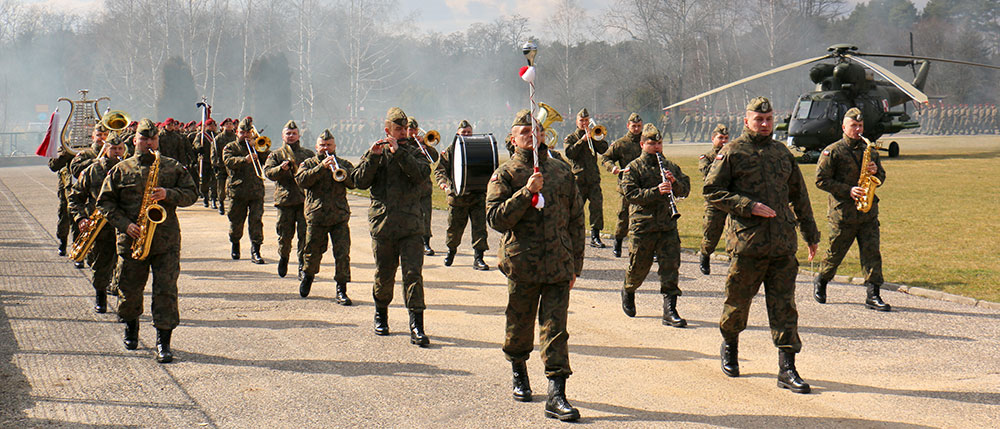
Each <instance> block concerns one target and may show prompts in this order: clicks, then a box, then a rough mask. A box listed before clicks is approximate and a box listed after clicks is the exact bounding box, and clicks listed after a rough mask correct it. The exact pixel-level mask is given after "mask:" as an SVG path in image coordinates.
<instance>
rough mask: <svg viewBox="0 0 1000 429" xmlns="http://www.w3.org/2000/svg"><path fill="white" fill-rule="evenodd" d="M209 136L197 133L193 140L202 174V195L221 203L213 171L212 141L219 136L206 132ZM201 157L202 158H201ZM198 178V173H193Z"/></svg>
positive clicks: (206, 199) (206, 198)
mask: <svg viewBox="0 0 1000 429" xmlns="http://www.w3.org/2000/svg"><path fill="white" fill-rule="evenodd" d="M205 134H206V135H207V136H202V134H201V133H196V134H195V136H194V139H193V140H192V146H193V147H194V153H195V155H194V157H195V158H196V159H198V161H197V162H198V170H199V171H200V172H201V195H202V196H204V197H205V201H206V204H207V201H208V200H212V201H219V188H218V186H217V185H216V182H215V173H214V172H213V171H212V139H213V138H214V137H216V136H217V134H216V133H215V132H213V131H208V130H207V129H206V130H205ZM199 156H200V158H199ZM192 174H194V175H196V176H197V173H195V172H192Z"/></svg>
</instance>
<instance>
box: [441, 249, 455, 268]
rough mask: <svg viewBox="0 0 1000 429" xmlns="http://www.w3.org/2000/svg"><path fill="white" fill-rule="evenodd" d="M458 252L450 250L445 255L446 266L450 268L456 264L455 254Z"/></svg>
mask: <svg viewBox="0 0 1000 429" xmlns="http://www.w3.org/2000/svg"><path fill="white" fill-rule="evenodd" d="M457 251H458V249H451V248H449V249H448V254H447V255H444V266H446V267H450V266H451V264H452V263H453V262H455V252H457Z"/></svg>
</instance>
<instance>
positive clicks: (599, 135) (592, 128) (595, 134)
mask: <svg viewBox="0 0 1000 429" xmlns="http://www.w3.org/2000/svg"><path fill="white" fill-rule="evenodd" d="M607 135H608V129H607V128H606V127H605V126H604V125H597V122H594V120H593V119H591V120H590V124H588V125H587V130H586V131H585V132H584V137H585V138H586V139H587V144H588V145H590V153H592V154H593V155H594V156H597V150H596V149H594V140H597V141H599V142H602V141H604V138H605V137H607Z"/></svg>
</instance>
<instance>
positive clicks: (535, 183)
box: [524, 171, 545, 194]
mask: <svg viewBox="0 0 1000 429" xmlns="http://www.w3.org/2000/svg"><path fill="white" fill-rule="evenodd" d="M544 184H545V180H544V179H543V178H542V172H541V171H536V172H535V173H534V174H532V175H531V177H529V178H528V183H527V184H525V185H524V186H525V187H526V188H528V192H531V193H532V194H537V193H538V192H539V191H541V190H542V186H543V185H544Z"/></svg>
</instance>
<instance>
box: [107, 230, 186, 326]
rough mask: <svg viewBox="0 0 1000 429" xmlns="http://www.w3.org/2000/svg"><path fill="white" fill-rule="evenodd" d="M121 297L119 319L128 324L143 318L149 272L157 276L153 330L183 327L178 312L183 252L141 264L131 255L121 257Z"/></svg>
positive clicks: (163, 254) (149, 257) (158, 256)
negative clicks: (178, 287)
mask: <svg viewBox="0 0 1000 429" xmlns="http://www.w3.org/2000/svg"><path fill="white" fill-rule="evenodd" d="M120 256H121V259H120V261H119V265H120V267H119V271H120V273H119V278H118V281H119V284H118V289H119V293H120V294H121V296H122V301H121V303H120V304H119V305H118V315H119V316H121V318H122V319H124V320H136V319H138V318H139V316H140V315H142V291H143V289H145V288H146V280H147V279H148V278H149V272H150V271H152V272H153V293H152V296H153V302H152V305H151V306H150V309H151V311H152V313H153V326H155V327H156V328H157V329H174V328H176V327H177V324H178V323H180V313H179V312H178V310H177V277H178V275H180V270H181V259H180V256H181V255H180V249H175V250H172V251H168V252H164V253H159V254H156V255H149V256H148V257H147V258H146V259H145V260H142V261H137V260H135V259H132V258H131V255H120Z"/></svg>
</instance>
